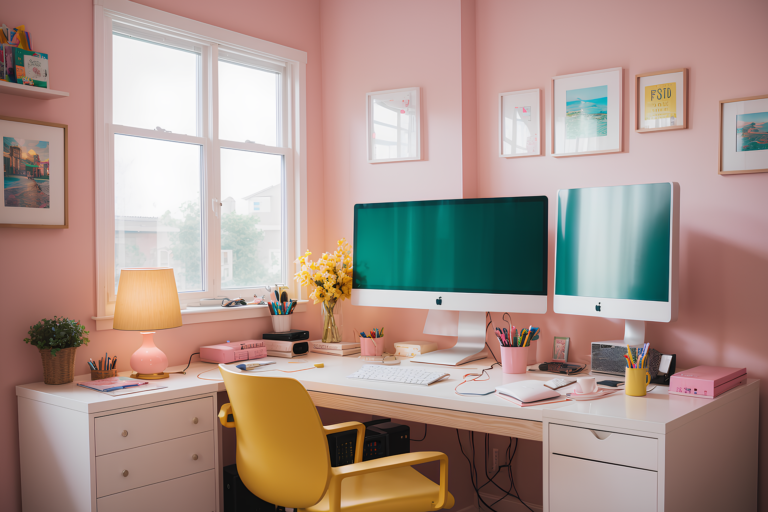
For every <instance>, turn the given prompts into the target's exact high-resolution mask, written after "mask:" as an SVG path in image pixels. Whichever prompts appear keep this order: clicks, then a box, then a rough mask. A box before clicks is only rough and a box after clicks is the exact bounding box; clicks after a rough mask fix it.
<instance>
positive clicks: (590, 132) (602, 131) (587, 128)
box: [565, 85, 608, 139]
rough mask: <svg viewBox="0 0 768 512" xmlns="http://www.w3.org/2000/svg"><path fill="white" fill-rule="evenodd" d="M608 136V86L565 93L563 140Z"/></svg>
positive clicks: (572, 90)
mask: <svg viewBox="0 0 768 512" xmlns="http://www.w3.org/2000/svg"><path fill="white" fill-rule="evenodd" d="M607 135H608V86H607V85H598V86H595V87H585V88H583V89H571V90H570V91H565V138H566V139H584V138H591V137H606V136H607Z"/></svg>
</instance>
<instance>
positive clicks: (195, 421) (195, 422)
mask: <svg viewBox="0 0 768 512" xmlns="http://www.w3.org/2000/svg"><path fill="white" fill-rule="evenodd" d="M199 421H200V420H198V419H197V418H195V419H193V420H192V423H194V424H195V425H197V423H198V422H199Z"/></svg>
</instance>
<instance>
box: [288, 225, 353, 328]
mask: <svg viewBox="0 0 768 512" xmlns="http://www.w3.org/2000/svg"><path fill="white" fill-rule="evenodd" d="M336 243H337V244H338V248H337V249H336V250H335V251H334V252H332V253H327V252H326V253H323V255H322V256H320V258H319V259H318V260H317V261H312V260H310V259H309V257H310V256H311V255H312V253H311V252H309V251H307V252H306V253H305V254H304V256H300V257H299V259H297V260H296V263H298V264H299V265H300V268H301V269H300V270H299V271H298V272H296V275H295V276H294V279H296V282H298V283H299V285H300V286H306V287H307V288H310V289H312V291H311V293H310V294H309V298H310V299H312V300H314V303H315V304H317V303H318V302H320V303H322V308H323V342H325V343H338V342H340V341H341V329H340V328H339V325H338V324H337V321H336V318H335V317H334V309H335V308H336V303H337V302H338V301H339V300H342V301H343V300H345V299H348V298H350V297H351V296H352V247H351V246H350V244H349V243H348V242H347V240H346V239H344V238H342V239H341V240H339V241H338V242H336Z"/></svg>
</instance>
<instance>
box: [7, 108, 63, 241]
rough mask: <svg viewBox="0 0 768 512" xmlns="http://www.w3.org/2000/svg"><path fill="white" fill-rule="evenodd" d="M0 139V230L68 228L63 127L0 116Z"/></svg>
mask: <svg viewBox="0 0 768 512" xmlns="http://www.w3.org/2000/svg"><path fill="white" fill-rule="evenodd" d="M0 140H2V141H3V167H2V169H3V197H2V199H1V200H0V227H12V228H66V227H68V220H67V125H64V124H55V123H47V122H44V121H32V120H28V119H19V118H13V117H3V116H0Z"/></svg>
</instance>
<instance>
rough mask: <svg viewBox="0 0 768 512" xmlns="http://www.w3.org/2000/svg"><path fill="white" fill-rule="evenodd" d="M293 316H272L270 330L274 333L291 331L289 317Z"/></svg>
mask: <svg viewBox="0 0 768 512" xmlns="http://www.w3.org/2000/svg"><path fill="white" fill-rule="evenodd" d="M292 316H293V315H273V316H272V317H270V318H272V329H273V330H274V331H275V332H286V331H290V330H291V317H292Z"/></svg>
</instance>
